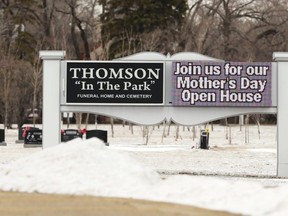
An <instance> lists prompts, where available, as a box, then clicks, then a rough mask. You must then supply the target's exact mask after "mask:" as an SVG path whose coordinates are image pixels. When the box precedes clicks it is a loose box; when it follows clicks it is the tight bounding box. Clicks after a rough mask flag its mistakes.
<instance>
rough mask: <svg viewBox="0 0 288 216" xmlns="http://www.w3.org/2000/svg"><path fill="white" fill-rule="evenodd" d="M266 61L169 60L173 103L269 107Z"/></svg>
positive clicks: (180, 104)
mask: <svg viewBox="0 0 288 216" xmlns="http://www.w3.org/2000/svg"><path fill="white" fill-rule="evenodd" d="M271 67H272V64H271V63H270V62H203V61H202V62H201V61H198V62H197V61H193V62H187V61H185V62H184V61H177V62H173V64H172V69H173V78H172V80H173V87H172V95H173V105H174V106H240V107H243V106H255V107H269V106H271V105H272V100H271Z"/></svg>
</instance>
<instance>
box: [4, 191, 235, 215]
mask: <svg viewBox="0 0 288 216" xmlns="http://www.w3.org/2000/svg"><path fill="white" fill-rule="evenodd" d="M0 215H1V216H24V215H25V216H26V215H27V216H36V215H37V216H51V215H53V216H64V215H65V216H90V215H91V216H92V215H93V216H114V215H115V216H116V215H117V216H176V215H177V216H232V215H235V214H229V213H226V212H217V211H210V210H207V209H201V208H196V207H192V206H184V205H174V204H167V203H159V202H150V201H142V200H132V199H118V198H100V197H91V196H66V195H47V194H37V193H34V194H29V193H16V192H1V191H0Z"/></svg>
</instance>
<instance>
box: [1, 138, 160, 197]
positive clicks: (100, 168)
mask: <svg viewBox="0 0 288 216" xmlns="http://www.w3.org/2000/svg"><path fill="white" fill-rule="evenodd" d="M159 179H160V178H159V176H158V174H157V173H156V172H154V171H152V170H149V169H147V168H145V167H143V166H142V165H140V164H139V163H138V162H137V161H136V160H133V159H132V158H130V157H128V156H126V155H125V154H123V153H121V154H120V153H119V152H117V151H112V150H109V149H107V147H106V146H105V145H104V143H103V142H102V141H100V140H99V139H97V138H92V139H88V140H85V141H80V139H79V140H78V139H75V140H73V141H70V142H67V143H62V144H60V145H57V146H55V147H51V148H47V149H44V150H43V151H40V152H36V153H34V154H32V155H30V156H29V157H25V158H21V159H19V160H17V161H15V162H12V163H10V164H8V165H6V166H4V168H3V170H1V172H0V188H1V189H3V190H12V191H21V192H35V191H37V192H42V193H61V194H91V195H100V196H127V194H129V193H130V192H133V193H136V192H137V191H139V190H140V191H142V190H143V189H144V190H145V188H147V187H150V186H151V185H153V184H155V183H156V182H157V181H159Z"/></svg>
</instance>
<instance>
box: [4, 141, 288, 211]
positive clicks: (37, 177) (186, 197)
mask: <svg viewBox="0 0 288 216" xmlns="http://www.w3.org/2000/svg"><path fill="white" fill-rule="evenodd" d="M170 160H173V158H170ZM2 168H3V169H1V171H0V189H2V190H10V191H21V192H41V193H53V194H54V193H55V194H72V195H95V196H110V197H126V198H127V197H128V198H140V199H148V200H156V201H168V202H173V203H180V204H188V205H197V206H201V207H206V208H211V209H217V210H225V211H230V212H235V213H242V214H245V215H255V216H256V215H259V216H260V215H261V216H263V215H283V216H284V215H285V216H286V215H287V214H288V201H287V194H288V186H287V185H281V186H280V185H278V186H275V187H266V186H265V185H263V184H261V183H259V182H251V181H245V180H243V179H242V180H237V179H231V178H229V179H228V178H226V179H221V178H219V177H218V178H217V177H200V176H183V175H182V176H179V175H178V176H170V177H168V178H167V179H164V180H163V179H162V178H160V176H159V175H158V174H157V173H156V172H154V171H153V170H151V169H148V168H146V167H145V166H143V165H142V164H140V163H139V162H138V161H136V160H135V159H132V158H131V156H128V154H127V152H126V153H125V152H123V151H117V150H112V149H110V148H108V147H106V146H105V145H104V144H103V143H102V141H100V140H98V139H96V138H93V139H89V140H83V141H82V140H80V139H79V140H77V139H76V140H73V141H70V142H67V143H62V144H60V145H57V146H55V147H51V148H47V149H44V150H42V151H39V152H36V153H33V154H31V155H29V156H28V157H25V158H21V159H19V160H17V161H14V162H11V163H9V164H6V165H4V166H3V167H2Z"/></svg>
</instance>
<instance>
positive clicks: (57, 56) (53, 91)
mask: <svg viewBox="0 0 288 216" xmlns="http://www.w3.org/2000/svg"><path fill="white" fill-rule="evenodd" d="M39 56H40V58H41V59H42V60H43V116H42V146H43V148H47V147H50V146H54V145H55V144H59V143H60V141H61V137H60V132H61V128H60V125H61V124H60V121H61V115H60V74H61V60H62V59H63V58H64V57H65V51H40V54H39Z"/></svg>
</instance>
